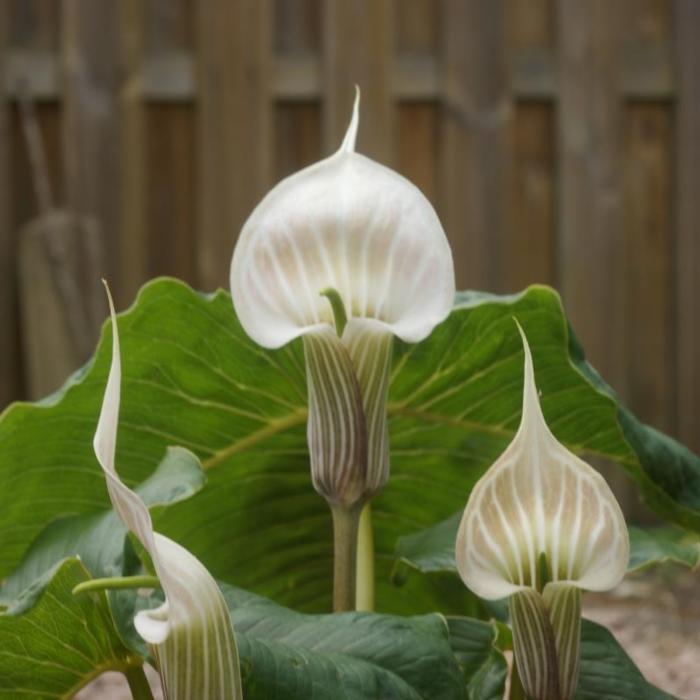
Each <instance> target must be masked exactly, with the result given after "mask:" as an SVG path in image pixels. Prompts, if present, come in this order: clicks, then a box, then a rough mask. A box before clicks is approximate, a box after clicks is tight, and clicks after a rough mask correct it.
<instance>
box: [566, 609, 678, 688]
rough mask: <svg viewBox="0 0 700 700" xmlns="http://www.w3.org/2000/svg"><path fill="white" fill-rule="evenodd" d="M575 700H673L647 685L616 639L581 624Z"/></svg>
mask: <svg viewBox="0 0 700 700" xmlns="http://www.w3.org/2000/svg"><path fill="white" fill-rule="evenodd" d="M574 698H575V700H673V698H674V696H673V695H669V694H668V693H665V692H664V691H663V690H660V689H659V688H657V687H656V686H653V685H652V684H651V683H649V682H648V681H647V680H646V679H645V678H644V676H643V675H642V674H641V673H640V671H639V669H638V668H637V667H636V666H635V665H634V662H633V661H632V659H630V657H629V656H627V654H626V653H625V652H624V650H623V649H622V647H621V646H620V645H619V644H618V643H617V641H616V640H615V637H613V636H612V634H611V633H610V632H609V631H608V630H607V629H605V627H602V626H601V625H598V624H596V623H595V622H591V621H590V620H583V624H582V625H581V672H580V675H579V682H578V689H577V691H576V694H575V695H574Z"/></svg>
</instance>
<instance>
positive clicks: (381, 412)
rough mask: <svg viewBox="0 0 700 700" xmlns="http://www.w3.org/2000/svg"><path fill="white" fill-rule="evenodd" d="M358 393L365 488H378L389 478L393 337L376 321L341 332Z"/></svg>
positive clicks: (374, 490)
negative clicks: (362, 419) (364, 450)
mask: <svg viewBox="0 0 700 700" xmlns="http://www.w3.org/2000/svg"><path fill="white" fill-rule="evenodd" d="M343 343H344V344H345V345H346V346H347V348H348V352H349V353H350V357H351V358H352V363H353V367H354V368H355V373H356V375H357V380H358V382H359V384H360V391H361V393H362V407H363V410H364V414H365V425H366V428H367V479H366V484H367V490H368V492H369V493H371V494H375V493H377V492H378V491H380V490H381V489H382V488H383V486H384V485H385V484H386V482H387V481H388V480H389V429H388V426H387V406H386V404H387V397H388V394H389V374H390V370H391V356H392V349H393V343H394V338H393V336H392V334H391V333H389V332H388V331H386V330H385V329H384V328H382V327H381V326H379V324H374V323H372V322H371V321H361V320H356V321H353V322H351V323H349V324H348V326H347V328H346V329H345V333H344V334H343Z"/></svg>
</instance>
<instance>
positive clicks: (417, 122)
mask: <svg viewBox="0 0 700 700" xmlns="http://www.w3.org/2000/svg"><path fill="white" fill-rule="evenodd" d="M397 110H398V119H397V122H398V126H397V136H398V162H397V167H398V170H399V172H400V173H401V174H402V175H404V176H405V177H407V178H408V179H409V180H410V181H411V182H412V183H413V184H414V185H416V187H418V188H419V189H420V191H421V192H422V193H423V194H424V195H425V196H426V197H427V198H428V199H429V200H430V201H431V203H432V204H433V206H436V205H437V203H438V199H439V197H438V157H437V154H438V143H439V138H440V131H439V129H440V116H439V114H440V113H439V109H438V106H437V105H436V104H435V103H434V102H413V101H411V102H402V103H400V104H399V106H398V108H397Z"/></svg>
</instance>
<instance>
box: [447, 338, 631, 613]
mask: <svg viewBox="0 0 700 700" xmlns="http://www.w3.org/2000/svg"><path fill="white" fill-rule="evenodd" d="M520 332H521V334H522V340H523V347H524V349H525V379H524V387H523V411H522V419H521V422H520V427H519V428H518V431H517V433H516V435H515V437H514V438H513V441H512V442H511V444H510V445H509V446H508V448H507V449H506V451H505V452H504V453H503V454H502V455H501V456H500V457H499V458H498V460H497V461H496V462H495V463H494V464H493V465H492V466H491V468H490V469H489V470H488V471H487V472H486V473H485V474H484V476H483V477H482V478H481V479H480V481H479V482H478V483H477V485H476V486H475V487H474V489H473V490H472V492H471V494H470V497H469V501H468V503H467V507H466V509H465V511H464V515H463V517H462V521H461V523H460V526H459V531H458V535H457V546H456V559H457V567H458V569H459V572H460V575H461V576H462V579H463V580H464V582H465V583H466V585H467V586H468V587H469V588H471V590H473V591H474V592H475V593H476V594H477V595H479V596H480V597H482V598H486V599H491V600H492V599H497V598H503V597H505V596H508V595H511V594H513V593H516V592H517V591H521V590H524V589H527V588H535V589H538V590H540V591H541V590H542V587H543V584H544V582H543V581H541V580H540V571H539V563H540V561H541V557H542V555H543V554H544V556H545V560H546V562H547V569H548V570H547V580H548V581H553V582H559V581H560V582H567V583H569V584H571V585H574V586H578V587H579V588H582V589H584V590H598V591H600V590H607V589H610V588H612V587H614V586H615V585H617V584H618V583H619V582H620V580H621V579H622V577H623V576H624V573H625V570H626V567H627V560H628V557H629V537H628V534H627V527H626V525H625V521H624V517H623V515H622V511H621V510H620V507H619V505H618V504H617V501H616V500H615V497H614V496H613V494H612V492H611V491H610V488H609V487H608V485H607V483H606V482H605V480H604V479H603V478H602V477H601V476H600V474H598V473H597V472H596V471H595V470H594V469H593V468H592V467H590V466H589V465H588V464H586V463H585V462H583V461H582V460H581V459H579V458H578V457H577V456H576V455H574V454H573V453H572V452H570V451H569V450H567V449H566V448H565V447H564V446H563V445H562V444H561V443H560V442H558V441H557V439H556V438H555V437H554V435H553V434H552V433H551V432H550V430H549V428H548V427H547V424H546V423H545V420H544V416H543V414H542V410H541V408H540V404H539V399H538V396H537V389H536V386H535V376H534V369H533V362H532V356H531V354H530V349H529V347H528V344H527V339H526V338H525V334H524V333H523V332H522V329H520Z"/></svg>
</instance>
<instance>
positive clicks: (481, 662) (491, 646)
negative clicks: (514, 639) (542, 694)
mask: <svg viewBox="0 0 700 700" xmlns="http://www.w3.org/2000/svg"><path fill="white" fill-rule="evenodd" d="M447 623H448V625H449V628H450V644H451V646H452V650H453V651H454V653H455V656H456V657H457V660H458V661H459V665H460V668H461V669H462V673H463V674H464V680H465V682H466V684H467V693H468V696H469V700H501V699H502V698H503V689H504V686H505V682H506V678H507V676H508V663H507V662H506V659H505V657H504V656H503V652H502V651H501V646H502V645H501V644H500V643H499V634H500V632H501V629H502V627H501V626H499V625H497V624H494V623H490V622H482V621H480V620H471V619H469V618H466V617H450V618H448V620H447ZM505 629H507V628H505Z"/></svg>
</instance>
